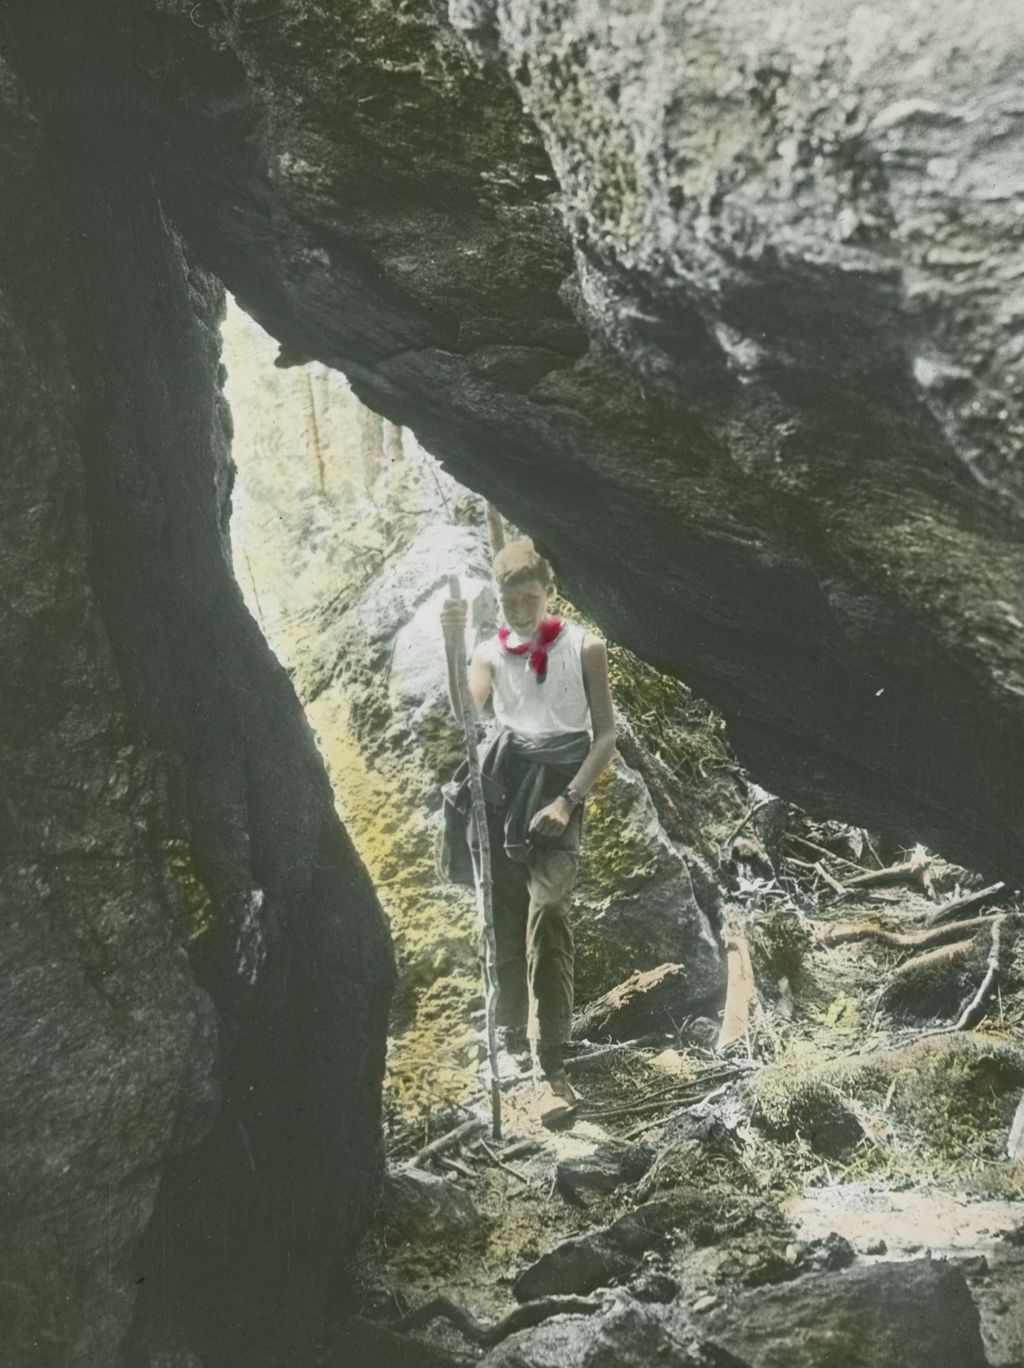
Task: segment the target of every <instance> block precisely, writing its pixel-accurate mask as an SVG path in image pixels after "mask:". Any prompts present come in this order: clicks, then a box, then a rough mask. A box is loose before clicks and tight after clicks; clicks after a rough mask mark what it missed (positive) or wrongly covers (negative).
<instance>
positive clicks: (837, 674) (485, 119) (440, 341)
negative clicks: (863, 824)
mask: <svg viewBox="0 0 1024 1368" xmlns="http://www.w3.org/2000/svg"><path fill="white" fill-rule="evenodd" d="M963 8H964V7H963V6H962V4H959V3H954V0H939V3H937V4H932V5H930V6H928V7H918V6H914V7H911V8H910V10H909V11H908V12H907V13H905V14H904V13H901V15H900V19H899V23H898V25H897V24H896V23H895V21H894V20H892V19H891V17H890V16H889V11H888V10H887V8H886V7H885V6H883V5H882V4H881V3H872V2H870V0H869V3H866V4H860V5H857V6H854V5H853V4H852V3H851V4H843V3H837V4H833V5H829V6H821V5H810V4H808V3H790V4H787V5H783V6H781V7H775V8H774V9H773V11H772V16H771V18H770V21H767V20H765V18H764V17H763V16H762V15H759V14H758V13H757V12H755V11H751V10H750V9H749V7H748V6H743V5H741V4H740V3H739V0H724V2H720V3H716V4H714V5H712V4H710V3H682V0H673V2H670V3H666V4H665V5H662V6H658V7H656V9H650V8H648V7H644V6H636V5H630V4H625V3H622V4H612V5H609V4H607V3H598V0H561V2H560V3H558V2H553V3H548V4H544V5H539V6H538V5H536V4H529V3H526V0H500V2H499V0H493V2H492V3H487V2H486V0H480V2H475V0H452V3H451V4H449V5H447V6H446V5H445V4H443V3H416V4H403V3H399V0H394V3H390V4H367V3H355V0H337V2H336V3H332V4H330V5H324V4H318V3H313V2H312V0H284V2H282V0H275V3H273V4H271V3H269V0H236V2H235V3H227V2H226V0H224V2H223V3H214V0H203V2H202V3H201V4H198V5H191V6H190V5H188V4H182V3H177V0H175V2H174V3H171V0H150V3H136V4H133V5H123V6H119V7H106V6H100V5H98V4H83V5H80V6H76V7H75V9H74V11H73V12H71V11H69V10H67V8H66V7H62V6H59V5H57V4H56V3H55V2H54V0H43V2H42V3H35V4H34V5H33V6H32V7H31V11H29V7H28V6H27V5H26V6H25V7H24V9H23V11H22V12H20V13H17V14H16V15H15V19H14V26H13V34H12V48H11V50H12V60H13V61H14V63H15V65H16V66H17V67H18V69H19V70H20V72H21V74H22V76H23V78H24V79H25V80H26V82H27V83H28V84H29V85H30V87H31V88H32V89H33V90H34V91H35V92H36V94H37V96H38V97H40V98H41V99H42V100H44V101H45V100H46V97H47V95H49V97H50V99H49V103H48V106H47V107H48V108H49V109H50V111H51V120H52V124H53V127H54V128H55V130H56V131H57V132H58V133H59V134H60V136H62V137H64V138H66V139H67V140H68V142H69V144H71V143H72V140H74V139H81V138H85V139H88V140H95V139H97V138H105V139H109V140H112V141H113V142H114V143H118V142H120V143H124V144H125V145H128V144H130V145H131V147H132V149H133V153H134V154H135V155H143V156H145V158H146V159H147V161H148V165H149V168H150V173H151V177H152V185H153V189H154V192H155V193H156V194H157V195H158V197H159V199H160V202H161V205H162V206H163V208H164V211H165V212H166V213H167V214H168V216H169V217H170V218H171V219H172V220H173V222H174V223H175V225H176V226H177V227H178V229H179V230H180V232H181V233H182V234H183V236H184V238H185V240H186V241H187V243H188V245H189V248H190V250H191V251H192V252H193V253H195V255H196V256H197V257H198V259H199V260H201V261H202V263H203V264H204V265H205V266H207V267H208V268H209V269H210V270H212V271H213V272H214V273H215V274H216V275H218V276H219V277H220V278H221V279H222V280H223V281H224V282H225V283H226V285H227V286H228V287H229V288H230V289H231V290H232V291H233V292H234V293H235V295H236V296H237V297H238V299H239V300H240V301H241V303H242V304H243V306H244V307H246V308H247V309H248V310H249V311H250V312H252V313H253V315H254V316H255V317H257V318H258V319H259V320H260V321H261V322H262V323H263V324H264V326H265V327H267V328H268V329H269V330H270V331H271V332H272V333H273V334H274V335H275V336H276V337H277V338H278V339H279V340H280V342H281V344H282V357H281V360H282V363H284V364H286V363H287V361H288V359H289V358H300V357H316V358H318V359H319V360H321V361H323V362H325V363H327V364H330V365H332V366H336V367H337V368H339V369H341V370H343V371H344V372H345V373H346V374H347V375H348V376H349V378H350V379H351V380H352V382H353V384H354V385H355V387H356V389H357V391H358V392H359V393H360V395H361V396H362V397H363V398H364V399H365V400H366V401H367V402H368V403H370V404H371V405H372V406H373V407H374V408H376V409H377V410H378V411H380V412H382V413H384V414H385V415H386V416H387V417H389V418H391V419H393V420H395V421H397V422H401V423H403V424H406V425H409V426H411V427H412V428H414V429H415V431H416V432H417V434H418V435H419V436H420V438H421V439H422V440H423V441H424V442H425V443H426V445H427V446H428V447H429V448H430V449H431V450H433V451H434V452H435V453H436V454H437V455H438V456H440V457H441V458H442V459H443V460H444V462H445V463H446V464H447V465H448V467H449V468H450V469H451V470H452V471H453V472H454V473H455V474H456V475H457V476H458V478H460V479H461V480H463V481H464V482H466V483H467V484H470V485H471V486H473V487H475V488H477V489H479V490H480V491H481V492H483V493H485V494H487V495H488V496H489V497H490V498H492V499H493V500H494V501H495V502H496V503H497V504H498V506H499V507H500V508H501V509H502V510H503V511H504V512H505V513H506V514H507V515H508V516H510V517H511V518H512V519H513V520H514V521H516V522H517V523H518V524H520V525H521V526H523V527H524V528H526V529H528V530H529V531H530V532H532V533H533V534H534V535H535V536H537V537H538V538H539V539H540V540H541V541H542V542H544V543H545V544H546V545H547V546H548V547H550V549H551V551H552V552H553V554H554V557H555V559H556V563H557V566H558V569H559V572H560V576H561V579H562V581H563V583H564V584H565V585H566V587H567V588H568V590H569V591H570V592H571V594H572V595H573V596H574V597H575V598H576V599H577V600H578V601H579V602H580V603H581V605H583V606H584V607H586V608H587V609H589V610H590V611H591V613H592V614H593V615H594V616H595V617H596V618H597V619H598V620H599V621H600V622H601V624H602V625H603V627H604V628H605V629H606V630H607V631H608V632H609V633H610V634H611V635H613V636H614V637H615V638H616V639H618V640H620V641H622V642H624V643H626V644H628V645H629V646H630V647H632V648H633V649H634V650H636V651H638V652H639V653H640V654H641V655H643V656H644V657H646V658H647V659H648V660H650V661H652V662H653V663H654V664H656V665H657V666H659V667H660V668H662V669H665V670H668V671H671V672H673V673H676V674H679V675H681V676H682V677H684V678H685V679H686V680H687V681H688V682H689V683H691V684H692V685H693V686H694V687H695V688H696V689H698V690H699V691H701V692H702V693H704V694H706V695H707V696H708V697H709V698H711V699H712V700H713V701H714V702H715V703H716V704H717V705H718V706H719V707H720V708H721V709H722V710H723V711H724V713H725V714H726V716H727V717H728V720H729V722H730V726H731V733H732V737H733V739H734V742H735V744H736V746H737V749H738V750H739V752H740V754H741V756H742V758H743V759H744V760H745V762H746V763H747V764H748V766H749V767H750V769H751V772H752V773H753V774H754V776H755V777H757V778H758V779H759V780H761V781H762V782H763V783H765V784H766V785H767V786H769V787H770V788H773V789H775V790H777V791H779V792H781V793H784V794H785V795H786V796H788V797H790V798H792V799H794V800H797V801H800V802H802V803H805V804H807V805H809V806H811V807H812V808H816V809H819V810H829V811H833V812H836V813H842V814H845V815H847V816H849V817H852V818H854V819H861V820H864V821H870V822H872V823H875V824H878V825H883V826H886V827H888V828H890V829H891V830H892V831H893V832H894V833H895V834H897V835H899V836H901V837H902V838H903V839H905V840H907V841H911V840H923V841H926V842H928V843H930V844H931V845H933V846H935V847H937V848H939V849H941V850H942V851H943V852H944V853H946V854H947V855H949V856H951V857H954V858H959V859H962V860H963V861H964V862H966V863H968V864H971V865H974V866H977V867H980V868H983V869H985V870H986V871H989V872H992V873H997V874H1000V875H1006V876H1009V877H1010V878H1014V879H1016V878H1019V875H1020V871H1021V867H1022V863H1024V861H1022V845H1021V821H1020V818H1021V815H1022V814H1021V807H1022V796H1024V785H1022V784H1021V782H1020V760H1021V754H1022V749H1021V727H1020V699H1021V693H1022V684H1021V663H1020V656H1019V630H1020V628H1019V617H1018V613H1019V605H1018V601H1017V592H1018V583H1017V577H1018V573H1019V566H1020V556H1019V547H1020V510H1021V498H1020V470H1019V462H1018V463H1017V464H1016V465H1015V463H1014V459H1013V458H1014V455H1015V453H1016V452H1017V451H1019V446H1020V438H1021V425H1020V407H1019V401H1020V398H1021V374H1020V369H1019V366H1018V364H1017V363H1018V361H1019V355H1020V351H1021V347H1022V327H1024V302H1022V299H1021V296H1020V285H1019V280H1020V272H1021V270H1022V269H1024V250H1022V238H1021V235H1020V231H1019V218H1018V217H1017V216H1018V215H1019V209H1020V203H1021V192H1022V189H1024V187H1022V184H1021V182H1020V177H1019V167H1020V165H1021V153H1022V150H1024V149H1022V140H1024V118H1022V115H1021V112H1020V108H1019V98H1018V83H1017V81H1018V65H1017V60H1016V56H1015V54H1017V53H1019V51H1020V43H1021V40H1022V36H1024V6H1022V5H1021V4H1020V3H1019V0H1015V3H1013V4H1011V5H1009V6H1002V7H1000V10H999V13H998V15H995V14H993V13H986V12H985V11H984V10H983V9H982V7H978V12H977V15H976V16H975V19H974V20H973V21H972V36H971V44H970V47H969V49H966V48H965V47H964V45H963V42H962V36H963V18H964V16H963ZM15 9H17V7H15ZM1015 282H1016V283H1015Z"/></svg>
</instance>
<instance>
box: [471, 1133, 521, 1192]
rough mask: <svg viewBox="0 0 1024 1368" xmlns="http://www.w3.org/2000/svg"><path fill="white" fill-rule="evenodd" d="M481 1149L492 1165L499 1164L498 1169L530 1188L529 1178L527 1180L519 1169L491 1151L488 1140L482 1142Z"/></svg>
mask: <svg viewBox="0 0 1024 1368" xmlns="http://www.w3.org/2000/svg"><path fill="white" fill-rule="evenodd" d="M480 1148H481V1149H482V1150H483V1152H484V1153H485V1154H486V1155H487V1157H488V1159H490V1161H491V1163H492V1164H497V1166H498V1168H500V1169H504V1170H505V1172H506V1173H511V1175H512V1177H513V1178H518V1179H519V1181H520V1182H521V1183H525V1184H526V1186H527V1187H529V1186H530V1180H529V1178H527V1177H526V1176H525V1175H524V1174H522V1173H520V1172H519V1170H518V1169H517V1168H513V1167H512V1165H511V1164H506V1163H505V1161H504V1159H502V1158H501V1156H500V1155H498V1154H495V1152H494V1150H492V1149H491V1147H490V1145H489V1144H488V1143H487V1141H486V1140H481V1141H480Z"/></svg>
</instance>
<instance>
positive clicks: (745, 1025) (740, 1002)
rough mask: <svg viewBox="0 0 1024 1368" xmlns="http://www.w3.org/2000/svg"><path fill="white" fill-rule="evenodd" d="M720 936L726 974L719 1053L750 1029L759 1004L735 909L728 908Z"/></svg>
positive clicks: (744, 935) (747, 947)
mask: <svg viewBox="0 0 1024 1368" xmlns="http://www.w3.org/2000/svg"><path fill="white" fill-rule="evenodd" d="M723 939H724V941H725V955H726V968H727V975H728V977H727V982H726V990H725V1010H724V1011H723V1013H722V1028H721V1030H720V1031H719V1033H718V1050H719V1052H720V1053H721V1052H722V1051H723V1050H727V1049H728V1048H729V1046H730V1045H733V1044H735V1043H736V1042H737V1041H738V1040H743V1039H745V1038H746V1036H747V1035H748V1033H749V1031H750V1019H751V1017H752V1015H753V1013H754V1011H755V1010H756V1008H757V1006H758V996H757V984H756V982H755V981H754V966H753V964H752V963H751V960H750V945H749V943H748V941H747V933H746V928H745V926H744V925H743V919H742V915H741V914H740V912H739V911H738V909H736V908H729V909H727V911H726V915H725V926H724V929H723Z"/></svg>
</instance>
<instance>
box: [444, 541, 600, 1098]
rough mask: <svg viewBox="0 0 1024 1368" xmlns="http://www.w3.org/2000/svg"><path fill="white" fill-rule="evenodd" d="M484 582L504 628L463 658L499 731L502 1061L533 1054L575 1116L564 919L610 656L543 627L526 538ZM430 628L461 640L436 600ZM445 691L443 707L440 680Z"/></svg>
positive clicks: (569, 956)
mask: <svg viewBox="0 0 1024 1368" xmlns="http://www.w3.org/2000/svg"><path fill="white" fill-rule="evenodd" d="M494 578H495V582H496V585H497V589H498V598H499V602H500V604H501V610H502V615H503V617H504V620H505V624H506V625H505V626H503V627H502V628H500V630H499V631H498V633H497V635H496V636H495V637H492V638H491V639H490V640H489V641H485V642H481V644H480V645H479V646H478V647H477V648H476V650H475V651H474V652H473V655H472V658H471V660H470V663H469V670H468V683H469V694H470V698H471V699H472V703H473V707H474V709H475V711H476V713H477V715H479V714H480V712H481V711H482V709H483V707H484V705H485V703H486V702H487V700H488V699H491V701H492V704H493V708H494V716H495V720H496V722H497V731H496V734H495V736H494V737H493V739H492V740H491V742H490V744H489V746H488V748H487V753H486V755H485V756H484V758H483V761H482V769H483V773H484V776H485V785H486V787H487V790H488V793H489V796H488V829H489V832H490V842H491V879H492V892H493V906H494V929H495V938H496V941H497V964H496V972H497V981H498V994H497V1002H496V1019H497V1024H498V1026H499V1027H500V1028H502V1035H503V1042H504V1045H505V1048H506V1049H507V1050H508V1052H509V1053H510V1054H513V1055H515V1054H519V1055H523V1054H525V1052H526V1050H527V1048H530V1049H531V1051H532V1054H533V1059H534V1067H535V1071H536V1074H537V1075H538V1076H539V1078H540V1079H541V1080H542V1081H543V1082H544V1083H546V1084H547V1085H548V1086H549V1087H550V1089H551V1091H552V1092H553V1093H554V1094H555V1095H556V1097H557V1098H559V1099H560V1101H561V1102H562V1103H563V1104H565V1105H566V1106H568V1107H573V1106H575V1105H576V1102H577V1098H576V1096H575V1094H574V1092H573V1090H572V1087H571V1085H570V1083H569V1080H568V1078H567V1076H566V1072H565V1066H564V1062H563V1047H564V1045H565V1043H566V1042H567V1041H568V1039H569V1035H570V1031H571V1028H572V1006H573V1001H572V999H573V941H572V931H571V928H570V924H569V909H570V904H571V899H572V889H573V884H574V882H575V879H576V869H577V862H578V857H579V848H580V840H581V837H582V831H583V803H584V799H585V798H586V795H587V793H588V792H589V791H590V789H591V788H592V787H593V785H594V783H595V781H596V780H597V778H598V776H599V775H600V773H601V772H602V770H603V769H604V768H605V767H606V765H607V764H608V762H609V760H610V759H611V757H612V753H613V751H614V750H615V717H614V711H613V707H612V698H611V690H610V688H609V684H608V654H607V650H606V648H605V644H604V642H603V641H601V640H600V638H598V637H595V636H591V635H590V634H589V633H585V632H584V631H583V629H582V628H580V627H577V626H576V625H575V624H573V623H569V622H564V621H561V620H560V619H559V618H557V617H551V616H550V615H549V604H550V599H551V595H552V594H553V592H554V576H553V574H552V571H551V566H550V565H549V564H548V562H547V561H546V560H545V559H544V557H543V556H541V555H540V554H539V553H538V551H537V550H536V548H535V547H534V545H533V543H532V542H531V541H529V540H528V539H527V538H525V537H524V538H519V539H518V540H516V541H512V542H510V543H509V544H508V545H507V546H505V547H504V548H503V549H502V550H501V551H499V553H498V555H497V556H496V557H495V559H494ZM441 624H442V627H443V629H444V632H445V634H446V635H448V634H451V635H454V636H456V637H457V636H458V635H459V634H461V633H463V632H464V631H465V628H466V604H465V603H464V602H462V601H461V600H456V599H448V600H446V601H445V604H444V607H443V608H442V611H441ZM449 658H450V657H449ZM448 688H449V694H450V695H451V697H452V699H453V703H454V699H455V697H456V694H457V690H458V682H457V681H456V679H455V678H454V675H453V674H451V672H450V674H449V680H448Z"/></svg>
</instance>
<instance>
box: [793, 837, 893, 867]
mask: <svg viewBox="0 0 1024 1368" xmlns="http://www.w3.org/2000/svg"><path fill="white" fill-rule="evenodd" d="M786 840H787V841H795V842H796V843H797V845H802V846H804V847H805V848H806V849H807V850H811V851H813V852H814V854H815V855H825V856H827V857H828V858H829V859H830V860H838V861H839V863H840V864H844V865H848V866H849V868H850V869H855V870H856V871H857V872H858V874H870V873H872V871H871V870H870V869H865V868H864V866H863V865H860V864H857V862H856V860H851V859H848V858H847V856H845V855H840V854H839V853H838V851H835V850H829V849H827V847H825V846H823V845H818V844H817V842H816V841H809V840H808V839H807V837H806V836H798V835H797V834H796V832H795V831H787V832H786ZM877 872H880V871H877Z"/></svg>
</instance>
